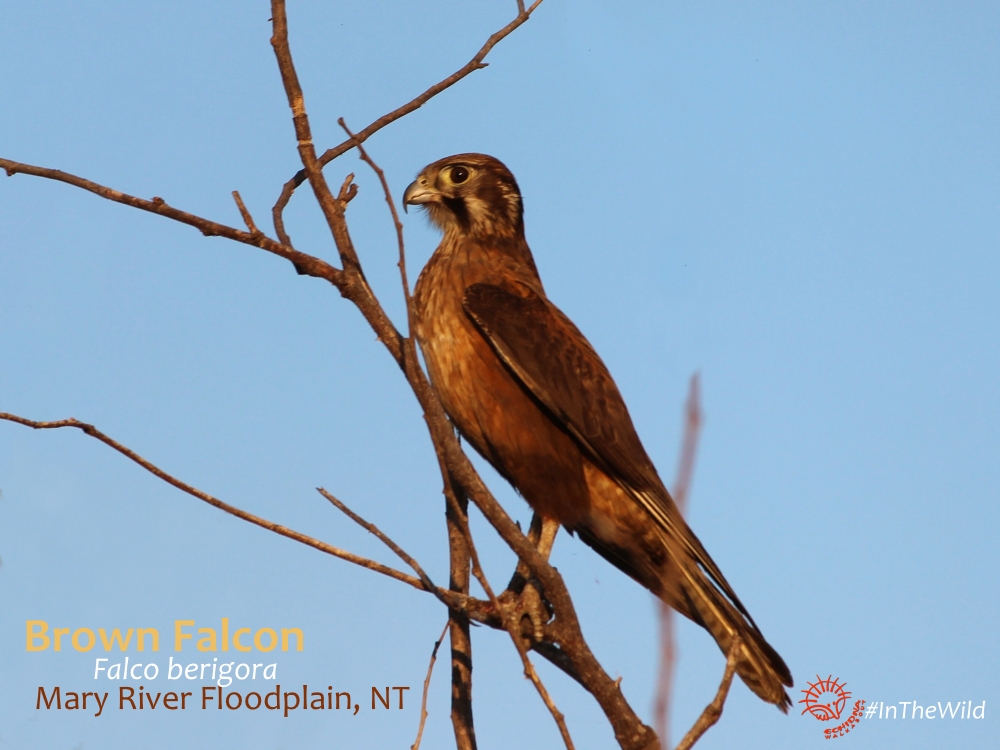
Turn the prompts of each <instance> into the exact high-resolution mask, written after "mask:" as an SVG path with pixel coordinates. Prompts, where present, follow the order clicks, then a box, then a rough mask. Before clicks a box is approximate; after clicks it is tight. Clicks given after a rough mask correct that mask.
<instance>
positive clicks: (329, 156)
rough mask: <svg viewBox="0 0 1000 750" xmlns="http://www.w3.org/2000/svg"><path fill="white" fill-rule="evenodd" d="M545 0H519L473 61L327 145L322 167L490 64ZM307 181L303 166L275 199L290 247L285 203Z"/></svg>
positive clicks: (274, 212) (275, 215) (278, 224)
mask: <svg viewBox="0 0 1000 750" xmlns="http://www.w3.org/2000/svg"><path fill="white" fill-rule="evenodd" d="M541 2H542V0H535V2H534V3H532V5H531V7H529V8H528V9H527V10H525V9H524V5H523V3H522V2H519V3H518V13H517V17H516V18H514V20H513V21H511V22H510V23H508V24H507V25H506V26H504V27H503V28H502V29H500V30H499V31H497V32H496V33H494V34H492V35H490V37H489V39H487V40H486V43H485V44H483V46H482V47H480V48H479V51H478V52H477V53H476V54H475V55H474V56H473V57H472V59H471V60H469V62H467V63H466V64H465V65H463V66H462V67H461V68H459V69H458V70H456V71H455V72H454V73H452V74H451V75H450V76H448V77H447V78H445V79H443V80H441V81H439V82H438V83H435V84H434V85H433V86H431V87H430V88H429V89H427V90H426V91H424V92H423V93H422V94H420V96H417V97H416V98H414V99H411V100H410V101H408V102H407V103H406V104H404V105H402V106H401V107H397V108H396V109H394V110H392V112H389V113H388V114H385V115H382V116H381V117H380V118H378V119H377V120H375V121H374V122H372V123H371V124H370V125H368V126H367V127H365V128H362V129H361V130H360V131H359V132H358V133H357V135H356V136H354V137H352V138H350V139H348V140H346V141H344V142H343V143H341V144H339V145H337V146H334V147H333V148H331V149H327V150H326V151H325V152H324V153H323V155H322V156H321V157H319V166H320V168H323V167H325V166H326V165H327V164H329V163H330V162H331V161H333V160H334V159H336V158H337V157H338V156H341V155H343V154H345V153H346V152H347V151H349V150H350V149H351V148H352V147H353V146H354V145H355V141H358V142H360V143H364V142H365V141H367V140H368V139H369V138H371V136H372V135H374V134H375V133H377V132H378V131H379V130H381V129H382V128H384V127H385V126H386V125H389V124H391V123H393V122H395V121H396V120H398V119H399V118H400V117H404V116H405V115H408V114H409V113H410V112H413V111H414V110H417V109H419V108H420V107H422V106H423V105H424V104H426V103H427V102H428V101H430V100H431V99H433V98H434V97H435V96H437V95H438V94H440V93H441V92H442V91H444V90H445V89H447V88H449V87H450V86H453V85H454V84H456V83H458V82H459V81H461V80H462V79H463V78H465V77H466V76H467V75H469V74H470V73H472V72H473V71H476V70H481V69H482V68H485V67H486V66H487V65H488V63H485V62H483V60H485V59H486V56H487V55H488V54H489V53H490V51H491V50H492V49H493V48H494V47H495V46H496V45H497V44H499V43H500V42H501V41H502V40H503V39H504V38H505V37H507V36H508V35H509V34H510V33H511V32H513V31H514V30H515V29H517V28H518V27H519V26H520V25H521V24H523V23H524V22H525V21H527V20H528V19H529V18H530V17H531V14H532V13H534V11H535V9H536V8H537V7H538V6H539V5H540V4H541ZM272 13H273V8H272ZM305 181H306V170H305V169H302V170H299V171H298V172H297V173H296V174H295V176H294V177H292V179H290V180H289V181H288V182H286V183H285V184H284V186H283V187H282V189H281V195H279V196H278V200H277V202H275V204H274V208H272V209H271V216H272V219H273V220H274V230H275V232H276V233H277V235H278V238H279V239H280V240H281V241H282V243H284V244H285V245H288V246H289V247H291V244H292V243H291V240H290V239H289V237H288V235H287V234H286V233H285V224H284V219H283V217H282V214H283V212H284V210H285V206H287V205H288V201H289V200H291V197H292V194H293V193H294V192H295V189H296V188H297V187H299V185H301V184H302V183H303V182H305Z"/></svg>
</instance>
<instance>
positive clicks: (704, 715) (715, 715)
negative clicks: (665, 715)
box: [677, 636, 742, 750]
mask: <svg viewBox="0 0 1000 750" xmlns="http://www.w3.org/2000/svg"><path fill="white" fill-rule="evenodd" d="M741 645H742V643H741V641H740V639H739V636H736V637H735V638H733V642H732V644H731V645H730V646H729V655H728V656H727V657H726V671H725V673H724V674H723V675H722V683H721V684H720V685H719V690H718V692H717V693H716V694H715V700H713V701H712V702H711V703H709V704H708V705H707V706H705V710H704V711H702V712H701V716H699V717H698V721H696V722H695V723H694V726H693V727H691V729H689V730H688V733H687V734H685V735H684V739H682V740H681V742H680V744H679V745H678V746H677V750H690V748H691V747H692V746H693V745H694V743H696V742H697V741H698V740H699V739H700V738H701V736H702V735H703V734H705V732H707V731H708V730H709V729H710V728H711V727H712V726H714V724H715V723H716V722H717V721H718V720H719V717H720V716H722V707H723V706H724V705H725V703H726V696H728V695H729V686H730V685H732V684H733V675H734V674H735V673H736V656H737V654H738V653H739V650H740V646H741Z"/></svg>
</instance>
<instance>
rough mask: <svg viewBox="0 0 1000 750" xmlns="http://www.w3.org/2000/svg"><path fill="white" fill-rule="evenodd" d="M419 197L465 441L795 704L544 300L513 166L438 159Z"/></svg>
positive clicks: (619, 407)
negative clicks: (436, 236) (432, 229)
mask: <svg viewBox="0 0 1000 750" xmlns="http://www.w3.org/2000/svg"><path fill="white" fill-rule="evenodd" d="M403 204H404V206H405V205H414V204H416V205H420V206H423V207H424V208H425V209H426V211H427V214H428V216H429V217H430V220H431V221H432V222H433V223H434V224H435V225H437V227H439V228H440V229H441V230H442V231H443V232H444V237H443V238H442V240H441V244H440V245H439V246H438V248H437V250H436V251H435V252H434V254H433V256H431V259H430V260H429V261H428V263H427V265H426V267H425V268H424V270H423V271H422V272H421V274H420V278H419V280H418V281H417V286H416V289H415V290H414V297H413V304H414V318H415V332H416V336H417V340H418V341H419V342H420V348H421V349H422V351H423V353H424V359H425V361H426V363H427V368H428V370H429V372H430V377H431V381H432V382H433V384H434V387H435V389H436V390H437V392H438V394H439V396H440V397H441V401H442V404H443V405H444V409H445V411H446V412H447V413H448V416H449V417H450V418H451V420H452V422H454V424H455V426H456V427H457V428H458V430H459V432H460V433H461V434H462V436H463V437H464V438H465V439H466V440H467V441H468V442H469V443H470V444H471V445H472V446H473V447H474V448H475V449H476V450H477V451H478V452H479V453H480V454H482V456H483V457H484V458H486V460H487V461H489V462H490V463H491V464H493V466H494V467H495V468H496V470H497V471H498V472H500V474H501V475H502V476H504V477H505V478H506V479H507V480H508V481H509V482H510V483H511V484H512V485H513V486H514V488H515V489H516V490H517V491H518V492H519V493H520V494H521V495H522V496H523V497H524V499H525V500H527V501H528V503H529V504H530V505H531V507H532V508H534V510H535V511H536V512H537V513H538V514H539V515H540V516H541V517H542V518H545V519H553V520H555V521H558V522H559V523H561V524H562V525H563V526H564V527H565V528H566V529H567V530H568V531H570V532H571V533H576V534H578V535H579V536H580V538H581V539H582V540H583V541H584V542H586V543H587V544H588V545H590V546H591V547H593V548H594V549H595V550H596V551H597V552H598V553H599V554H601V555H602V556H603V557H605V558H606V559H607V560H609V561H610V562H611V563H612V564H613V565H615V566H617V567H618V568H619V569H621V570H622V571H624V572H625V573H626V574H628V575H629V576H631V577H632V578H634V579H635V580H636V581H638V582H639V583H641V584H642V585H643V586H645V587H646V588H647V589H649V590H650V591H652V592H653V593H654V594H655V595H656V596H658V597H660V598H661V599H662V600H663V601H665V602H666V603H667V604H669V605H670V606H671V607H673V608H674V609H676V610H677V611H678V612H680V613H681V614H683V615H685V616H686V617H688V618H690V619H691V620H693V621H694V622H696V623H698V624H699V625H701V626H702V627H704V628H705V629H706V630H708V632H709V633H711V634H712V636H713V637H714V638H715V640H716V642H717V643H718V644H719V647H720V648H721V649H722V650H723V652H726V653H728V652H729V650H730V644H731V643H732V642H733V637H734V636H739V638H740V643H741V646H740V649H739V651H738V653H737V667H736V668H737V672H738V674H739V675H740V677H742V678H743V681H744V682H745V683H746V684H747V685H748V686H749V687H750V689H751V690H753V691H754V692H755V693H756V694H757V695H759V696H760V697H761V698H762V699H763V700H765V701H768V702H770V703H774V704H777V706H778V708H780V709H781V710H782V711H785V712H787V710H788V706H790V705H791V701H790V700H789V698H788V695H787V693H785V690H784V688H783V687H782V686H783V685H788V686H791V684H792V676H791V674H790V673H789V671H788V667H786V666H785V663H784V661H782V659H781V657H780V656H779V655H778V653H777V652H776V651H775V650H774V649H773V648H771V646H770V645H769V644H768V643H767V641H766V640H764V636H763V635H762V634H761V632H760V630H759V629H758V628H757V626H756V624H755V623H754V621H753V619H752V618H751V617H750V614H749V613H748V612H747V610H746V608H745V607H744V606H743V604H742V602H740V600H739V597H737V596H736V593H735V592H734V591H733V589H732V588H731V587H730V585H729V583H728V582H727V581H726V578H725V576H723V575H722V571H720V570H719V568H718V566H717V565H716V564H715V562H714V561H713V560H712V558H711V557H710V556H709V554H708V552H706V551H705V548H704V547H703V546H702V544H701V542H700V541H698V537H696V536H695V535H694V532H692V531H691V529H690V528H688V525H687V523H685V521H684V519H683V517H681V514H680V512H679V511H678V510H677V506H676V505H675V504H674V501H673V499H671V497H670V494H669V493H668V492H667V489H666V487H665V486H664V485H663V482H662V481H661V480H660V477H659V475H658V474H657V473H656V469H655V468H654V466H653V463H652V462H651V461H650V460H649V456H647V455H646V451H645V449H644V448H643V447H642V443H641V442H640V440H639V436H638V435H637V434H636V431H635V427H634V426H633V425H632V419H631V417H630V416H629V413H628V409H627V408H626V407H625V402H624V400H623V399H622V397H621V394H620V393H619V392H618V388H617V386H616V385H615V382H614V380H612V379H611V375H610V374H609V373H608V370H607V368H606V367H605V366H604V363H603V362H602V361H601V358H600V357H598V356H597V352H595V351H594V349H593V347H591V345H590V343H589V342H588V341H587V339H586V338H584V336H583V334H582V333H580V331H579V330H578V329H577V327H576V326H575V325H573V323H572V322H571V321H570V319H569V318H567V317H566V316H565V315H564V314H563V313H562V311H560V310H559V308H557V307H556V306H555V305H554V304H552V303H551V302H550V301H549V299H548V297H546V296H545V290H544V289H543V288H542V282H541V279H540V278H539V277H538V271H537V269H536V268H535V262H534V260H533V259H532V256H531V250H530V249H529V248H528V244H527V242H526V241H525V238H524V220H523V210H522V205H521V194H520V192H519V190H518V187H517V182H515V180H514V176H513V175H512V174H511V173H510V171H508V169H507V168H506V167H505V166H504V165H503V164H501V163H500V162H499V161H497V160H496V159H494V158H493V157H491V156H485V155H483V154H459V155H457V156H449V157H448V158H446V159H441V160H440V161H436V162H434V163H433V164H431V165H429V166H427V167H426V168H424V170H423V171H422V172H421V173H420V175H419V176H418V177H417V179H416V180H415V181H414V182H413V183H412V184H411V185H410V186H409V187H408V188H407V189H406V193H405V195H404V197H403Z"/></svg>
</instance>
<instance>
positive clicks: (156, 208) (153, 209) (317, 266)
mask: <svg viewBox="0 0 1000 750" xmlns="http://www.w3.org/2000/svg"><path fill="white" fill-rule="evenodd" d="M0 168H3V169H4V170H5V171H6V172H7V176H8V177H13V176H14V175H15V174H28V175H33V176H35V177H44V178H46V179H49V180H55V181H57V182H65V183H66V184H67V185H73V186H74V187H78V188H82V189H83V190H87V191H89V192H91V193H94V194H95V195H99V196H100V197H101V198H106V199H107V200H110V201H114V202H115V203H123V204H124V205H126V206H132V207H133V208H138V209H140V210H142V211H149V212H150V213H154V214H159V215H160V216H166V217H167V218H168V219H173V220H174V221H179V222H181V223H182V224H187V225H189V226H192V227H194V228H195V229H197V230H198V231H200V232H201V233H202V234H204V235H205V236H206V237H225V238H227V239H230V240H235V241H236V242H242V243H243V244H245V245H253V246H254V247H259V248H261V249H262V250H267V251H268V252H269V253H274V254H275V255H277V256H279V257H282V258H285V259H286V260H290V261H292V262H293V263H295V264H296V266H298V267H301V268H302V269H303V273H305V274H307V275H309V276H315V277H316V278H320V279H326V280H327V281H329V282H330V283H331V284H334V285H337V284H339V283H340V279H339V275H340V271H339V270H338V269H336V268H334V267H333V266H331V265H330V264H329V263H327V262H326V261H323V260H320V259H319V258H314V257H313V256H311V255H307V254H305V253H300V252H298V251H296V250H293V249H292V248H291V247H288V246H287V245H283V244H281V243H279V242H275V241H274V240H272V239H270V238H268V237H266V236H265V235H263V234H253V233H252V232H244V231H241V230H239V229H235V228H233V227H230V226H226V225H225V224H220V223H218V222H215V221H210V220H209V219H203V218H202V217H200V216H195V215H194V214H189V213H187V212H186V211H181V210H180V209H177V208H174V207H173V206H170V205H168V204H167V202H166V201H164V200H163V198H160V197H155V198H153V199H152V200H146V199H144V198H137V197H135V196H134V195H129V194H127V193H123V192H121V191H119V190H115V189H113V188H109V187H105V186H104V185H99V184H98V183H96V182H92V181H90V180H86V179H84V178H82V177H77V176H76V175H72V174H69V173H68V172H62V171H60V170H58V169H47V168H45V167H36V166H33V165H31V164H22V163H21V162H16V161H11V160H10V159H0Z"/></svg>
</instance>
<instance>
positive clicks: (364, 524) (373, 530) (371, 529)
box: [316, 487, 438, 592]
mask: <svg viewBox="0 0 1000 750" xmlns="http://www.w3.org/2000/svg"><path fill="white" fill-rule="evenodd" d="M316 490H317V492H319V494H321V495H322V496H323V497H325V498H326V499H327V500H329V501H330V502H331V503H333V504H334V506H336V508H337V510H339V511H340V512H341V513H343V514H344V515H346V516H347V517H348V518H350V519H351V520H352V521H354V523H356V524H358V526H360V527H361V528H363V529H364V530H365V531H367V532H368V533H369V534H374V535H375V536H376V537H377V538H378V540H379V541H380V542H382V543H383V544H384V545H385V546H386V547H388V548H389V549H391V550H392V551H393V552H394V553H395V554H396V556H397V557H398V558H399V559H400V560H402V561H403V562H405V563H406V564H407V565H409V566H410V567H411V568H413V570H414V572H416V574H417V575H418V576H419V577H420V580H421V581H422V582H423V584H424V587H425V588H426V589H428V590H429V591H434V592H436V591H438V587H437V586H435V585H434V582H433V581H431V579H430V576H428V575H427V573H425V572H424V569H423V568H422V567H420V563H418V562H417V561H416V560H414V559H413V558H412V557H410V556H409V555H408V554H406V552H405V551H404V550H403V548H402V547H400V546H399V545H398V544H396V543H395V542H394V541H392V539H390V538H389V537H387V536H386V535H385V534H384V533H382V531H381V529H379V527H378V526H376V525H375V524H373V523H369V522H368V521H366V520H365V519H363V518H362V517H361V516H359V515H358V514H357V513H355V512H354V511H353V510H351V509H350V508H348V507H347V506H346V505H344V504H343V503H342V502H340V500H338V499H337V498H335V497H334V496H333V495H331V494H330V493H329V492H327V491H326V490H325V489H323V488H322V487H317V488H316Z"/></svg>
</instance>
